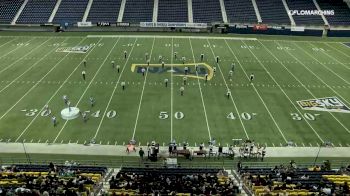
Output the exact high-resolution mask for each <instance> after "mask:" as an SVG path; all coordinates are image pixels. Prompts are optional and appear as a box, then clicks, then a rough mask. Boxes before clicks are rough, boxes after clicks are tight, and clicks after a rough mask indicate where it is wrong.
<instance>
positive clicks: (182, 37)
mask: <svg viewBox="0 0 350 196" xmlns="http://www.w3.org/2000/svg"><path fill="white" fill-rule="evenodd" d="M116 36H118V37H125V38H153V37H157V38H171V39H172V38H178V39H188V38H191V39H232V40H257V39H256V38H251V37H213V36H181V35H179V36H170V35H88V36H87V37H95V38H96V37H97V38H98V37H107V38H112V37H116Z"/></svg>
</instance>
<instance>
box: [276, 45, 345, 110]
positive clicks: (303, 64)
mask: <svg viewBox="0 0 350 196" xmlns="http://www.w3.org/2000/svg"><path fill="white" fill-rule="evenodd" d="M276 43H278V42H276ZM295 46H297V47H298V48H300V49H301V50H302V51H304V52H305V53H306V54H307V55H308V56H310V57H311V58H313V59H315V60H316V61H317V62H318V63H320V62H319V60H318V59H316V58H315V57H313V56H312V55H310V54H309V53H308V52H306V51H305V50H304V49H303V48H302V47H300V46H298V45H296V44H295ZM289 54H291V53H289ZM291 56H293V57H294V59H295V60H297V61H298V62H299V64H301V65H302V66H303V67H305V69H307V70H308V71H309V72H310V73H311V74H312V75H314V76H315V77H316V78H317V79H318V80H320V81H321V82H322V83H323V84H324V85H326V86H327V87H328V88H329V89H331V90H332V91H333V92H334V93H335V94H337V95H338V96H339V97H341V98H342V99H343V101H345V102H346V103H348V104H350V102H349V101H347V100H346V99H345V98H344V97H342V96H341V95H340V94H339V93H338V92H336V91H335V90H334V89H333V88H332V87H331V86H329V85H328V84H327V83H326V82H325V81H323V80H322V79H321V78H320V77H319V76H318V75H317V74H315V73H314V72H313V71H312V70H311V69H310V68H308V67H307V66H306V65H305V63H303V62H302V61H300V60H299V59H298V58H296V57H295V56H294V55H292V54H291ZM320 64H321V63H320Z"/></svg>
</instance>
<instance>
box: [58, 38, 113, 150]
mask: <svg viewBox="0 0 350 196" xmlns="http://www.w3.org/2000/svg"><path fill="white" fill-rule="evenodd" d="M119 40H120V38H118V40H117V41H116V42H115V43H114V45H113V47H112V48H111V50H110V51H109V52H108V54H107V56H106V58H105V59H104V60H103V62H102V63H101V65H100V67H99V68H98V69H97V71H96V72H95V74H94V76H93V77H92V78H91V80H90V82H89V84H88V85H87V87H86V88H85V90H84V92H83V94H82V95H81V96H80V98H79V100H78V102H77V103H76V104H75V107H78V105H79V103H80V102H81V100H82V99H83V97H84V95H85V93H86V92H87V90H88V89H89V87H90V86H91V84H92V82H93V81H94V79H95V77H96V76H97V74H98V73H99V72H100V70H101V68H102V66H103V65H104V64H105V63H106V61H107V60H108V57H109V56H110V55H111V54H112V52H113V49H114V48H115V46H116V45H117V44H118V42H119ZM68 122H69V120H66V121H65V122H64V124H63V126H62V128H61V129H60V131H59V132H58V134H57V135H56V137H55V139H54V140H53V142H52V143H55V142H56V141H57V139H58V137H59V136H60V135H61V133H62V131H63V129H64V128H65V127H66V125H67V123H68Z"/></svg>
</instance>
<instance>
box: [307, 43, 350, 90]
mask: <svg viewBox="0 0 350 196" xmlns="http://www.w3.org/2000/svg"><path fill="white" fill-rule="evenodd" d="M309 44H310V45H311V46H312V47H316V46H315V45H313V44H311V43H309ZM304 51H305V52H306V50H304ZM321 52H322V53H323V54H325V55H327V56H328V57H330V58H331V59H333V60H334V61H336V62H338V64H340V65H342V66H343V67H344V68H345V69H350V67H348V66H346V65H345V64H344V63H342V62H340V61H339V60H338V59H336V58H334V57H333V56H331V55H329V54H328V53H327V52H325V51H321ZM306 53H307V54H308V56H310V55H309V54H310V53H308V52H306ZM311 56H312V55H311ZM312 57H313V56H312ZM313 59H315V60H316V61H317V62H318V63H319V64H321V65H322V66H323V67H324V68H326V69H327V70H328V71H330V72H332V73H333V74H334V75H336V76H337V77H338V78H340V79H342V80H343V81H344V82H346V83H347V84H350V83H349V82H348V81H347V80H345V79H344V78H342V77H341V76H339V75H338V74H337V73H335V72H334V71H333V70H332V69H329V68H328V67H327V66H325V65H324V64H323V63H322V62H320V61H319V60H318V59H317V58H315V57H313Z"/></svg>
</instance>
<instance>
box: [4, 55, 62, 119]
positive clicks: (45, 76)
mask: <svg viewBox="0 0 350 196" xmlns="http://www.w3.org/2000/svg"><path fill="white" fill-rule="evenodd" d="M68 54H69V53H67V54H66V56H64V57H63V58H62V59H61V60H60V61H58V62H57V63H56V64H55V65H54V66H53V67H52V68H51V69H50V70H49V71H48V72H47V73H46V74H45V75H44V76H43V77H42V78H41V79H40V80H39V81H38V83H36V84H34V85H33V86H32V87H31V88H30V89H29V90H28V91H27V92H26V93H25V94H24V95H23V96H22V97H21V98H20V99H19V100H18V101H17V102H16V103H15V104H14V105H13V106H12V107H10V108H9V109H8V110H7V111H6V112H5V113H4V114H3V115H2V116H1V117H0V120H2V119H3V118H4V117H5V116H6V115H7V114H8V113H9V112H10V111H11V110H12V109H13V108H14V107H15V106H16V105H17V104H18V103H19V102H20V101H22V99H23V98H24V97H25V96H27V95H28V94H29V93H30V92H31V91H32V90H33V89H34V88H35V87H36V86H38V85H39V83H40V82H41V81H42V80H43V79H44V78H45V77H46V76H47V75H49V74H50V73H51V71H53V70H54V69H55V68H56V67H57V65H59V64H60V63H61V62H62V61H63V60H64V59H65V58H66V57H67V55H68Z"/></svg>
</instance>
